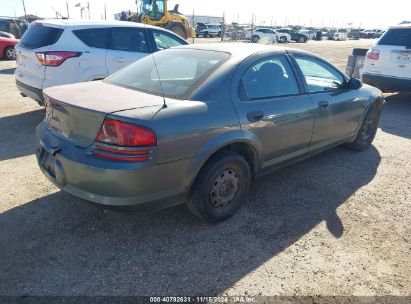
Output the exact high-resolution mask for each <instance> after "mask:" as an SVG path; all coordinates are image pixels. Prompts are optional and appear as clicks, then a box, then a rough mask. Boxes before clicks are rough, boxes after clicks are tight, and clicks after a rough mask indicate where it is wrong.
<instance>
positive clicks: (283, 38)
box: [278, 36, 287, 43]
mask: <svg viewBox="0 0 411 304" xmlns="http://www.w3.org/2000/svg"><path fill="white" fill-rule="evenodd" d="M278 40H279V41H280V42H281V43H287V37H285V36H281V37H280V39H278Z"/></svg>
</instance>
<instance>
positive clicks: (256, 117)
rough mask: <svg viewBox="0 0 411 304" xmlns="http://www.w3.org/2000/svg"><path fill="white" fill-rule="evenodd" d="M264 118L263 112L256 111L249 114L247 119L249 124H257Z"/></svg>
mask: <svg viewBox="0 0 411 304" xmlns="http://www.w3.org/2000/svg"><path fill="white" fill-rule="evenodd" d="M263 118H264V113H263V112H261V111H254V112H250V113H248V114H247V119H248V121H249V122H257V121H260V120H262V119H263Z"/></svg>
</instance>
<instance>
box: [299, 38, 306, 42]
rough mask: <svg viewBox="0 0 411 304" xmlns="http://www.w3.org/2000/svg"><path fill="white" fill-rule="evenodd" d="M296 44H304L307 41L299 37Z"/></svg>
mask: <svg viewBox="0 0 411 304" xmlns="http://www.w3.org/2000/svg"><path fill="white" fill-rule="evenodd" d="M298 42H299V43H305V42H307V39H306V38H305V37H299V38H298Z"/></svg>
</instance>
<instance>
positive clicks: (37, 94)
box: [16, 79, 44, 105]
mask: <svg viewBox="0 0 411 304" xmlns="http://www.w3.org/2000/svg"><path fill="white" fill-rule="evenodd" d="M16 86H17V89H18V90H19V92H20V93H21V94H22V95H24V96H28V97H30V98H31V99H34V100H35V101H37V102H38V103H39V104H40V105H44V97H43V90H42V89H38V88H35V87H32V86H29V85H27V84H25V83H22V82H21V81H18V80H17V79H16Z"/></svg>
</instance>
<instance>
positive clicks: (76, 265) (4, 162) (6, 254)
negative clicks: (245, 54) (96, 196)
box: [0, 40, 411, 295]
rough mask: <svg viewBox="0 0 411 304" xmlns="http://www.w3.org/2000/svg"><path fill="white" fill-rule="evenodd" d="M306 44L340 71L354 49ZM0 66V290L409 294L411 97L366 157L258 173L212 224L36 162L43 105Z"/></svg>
mask: <svg viewBox="0 0 411 304" xmlns="http://www.w3.org/2000/svg"><path fill="white" fill-rule="evenodd" d="M369 45H370V41H367V40H365V41H354V42H326V41H323V42H310V43H308V44H294V43H293V44H290V45H289V46H293V47H299V48H304V49H307V50H311V51H314V52H316V53H318V54H320V55H322V56H324V57H325V58H327V59H329V60H330V61H331V62H333V63H334V64H336V65H338V66H339V67H340V68H342V69H344V67H345V63H346V60H347V57H348V55H349V54H350V52H351V49H352V47H353V46H366V47H368V46H369ZM14 67H15V64H14V62H6V61H1V62H0V88H1V91H0V92H1V94H0V132H1V141H0V178H1V183H0V198H1V200H0V202H1V203H0V212H1V213H0V244H1V250H0V295H197V294H202V295H215V294H227V295H244V294H248V295H260V294H262V295H411V294H410V290H411V185H410V178H411V97H410V96H406V95H402V96H401V95H391V96H387V104H386V106H385V109H384V111H383V115H382V119H381V126H380V127H381V128H380V129H379V131H378V134H377V137H376V140H375V142H374V145H373V147H372V148H371V149H369V150H368V151H366V152H363V153H357V152H352V151H349V150H346V149H344V148H336V149H333V150H332V151H329V152H326V153H324V154H322V155H320V156H317V157H314V158H313V159H310V160H307V161H304V162H301V163H298V164H295V165H293V166H291V167H288V168H285V169H282V170H279V171H277V172H274V173H272V174H270V175H267V176H265V177H264V178H261V179H259V180H257V181H256V182H255V183H254V185H253V187H252V195H251V196H250V199H249V203H248V204H247V205H246V206H245V207H244V208H242V209H241V211H240V212H239V213H238V214H237V215H236V216H235V217H234V218H232V219H230V220H228V221H227V222H225V223H222V224H219V225H213V226H209V225H206V224H204V223H202V222H201V221H199V220H198V219H197V218H195V217H193V216H192V215H191V214H190V213H189V212H188V211H187V210H186V209H185V207H184V206H181V207H176V208H172V209H168V210H163V211H160V212H157V213H154V214H139V213H115V212H106V213H103V212H102V211H100V210H98V209H96V208H94V207H92V206H90V205H88V204H87V203H86V202H84V201H82V200H80V199H77V198H74V197H72V196H70V195H68V194H65V193H63V192H61V191H59V190H58V189H57V188H56V187H54V186H52V185H51V184H50V183H49V182H48V181H47V180H46V178H45V177H43V175H42V174H41V172H40V170H39V169H38V168H37V164H36V160H35V156H34V154H33V153H34V138H35V135H34V132H35V127H36V125H37V124H38V123H39V122H40V121H41V119H42V117H43V110H42V108H40V107H39V106H37V105H36V103H35V102H34V101H32V100H30V99H28V98H22V97H20V95H19V94H18V93H17V90H16V88H15V85H14V78H13V71H14Z"/></svg>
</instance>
